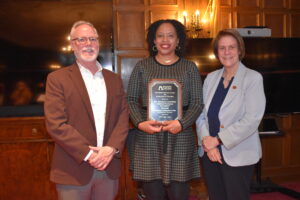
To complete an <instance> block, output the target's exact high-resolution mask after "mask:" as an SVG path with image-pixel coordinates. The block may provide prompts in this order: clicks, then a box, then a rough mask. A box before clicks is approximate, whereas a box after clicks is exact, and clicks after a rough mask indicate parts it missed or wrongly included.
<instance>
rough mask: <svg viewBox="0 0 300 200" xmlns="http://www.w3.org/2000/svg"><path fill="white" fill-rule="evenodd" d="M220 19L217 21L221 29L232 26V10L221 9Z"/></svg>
mask: <svg viewBox="0 0 300 200" xmlns="http://www.w3.org/2000/svg"><path fill="white" fill-rule="evenodd" d="M218 19H219V20H218V21H217V23H218V24H219V25H218V27H219V28H220V30H222V29H225V28H232V13H231V12H230V11H225V10H224V11H223V10H221V11H220V13H219V17H218Z"/></svg>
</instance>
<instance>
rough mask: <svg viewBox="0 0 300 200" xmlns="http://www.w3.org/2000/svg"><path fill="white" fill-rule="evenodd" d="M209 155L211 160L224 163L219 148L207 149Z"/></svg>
mask: <svg viewBox="0 0 300 200" xmlns="http://www.w3.org/2000/svg"><path fill="white" fill-rule="evenodd" d="M207 156H208V158H209V160H210V161H212V162H218V163H220V164H223V162H222V156H221V153H220V151H219V149H218V148H213V149H210V150H209V151H207Z"/></svg>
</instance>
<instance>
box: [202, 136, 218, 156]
mask: <svg viewBox="0 0 300 200" xmlns="http://www.w3.org/2000/svg"><path fill="white" fill-rule="evenodd" d="M202 145H203V147H204V150H205V151H206V152H207V151H209V150H211V149H213V148H215V147H217V146H218V145H219V142H218V139H217V138H216V137H212V136H205V137H203V139H202Z"/></svg>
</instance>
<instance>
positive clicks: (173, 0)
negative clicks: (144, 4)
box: [149, 0, 178, 5]
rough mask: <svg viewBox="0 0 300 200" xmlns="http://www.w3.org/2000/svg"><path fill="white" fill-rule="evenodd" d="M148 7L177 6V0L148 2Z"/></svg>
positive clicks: (152, 0) (153, 0)
mask: <svg viewBox="0 0 300 200" xmlns="http://www.w3.org/2000/svg"><path fill="white" fill-rule="evenodd" d="M149 1H150V5H177V4H178V0H149Z"/></svg>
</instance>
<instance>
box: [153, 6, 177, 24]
mask: <svg viewBox="0 0 300 200" xmlns="http://www.w3.org/2000/svg"><path fill="white" fill-rule="evenodd" d="M160 19H178V11H177V10H161V9H155V10H151V11H150V24H151V23H153V22H155V21H157V20H160Z"/></svg>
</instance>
